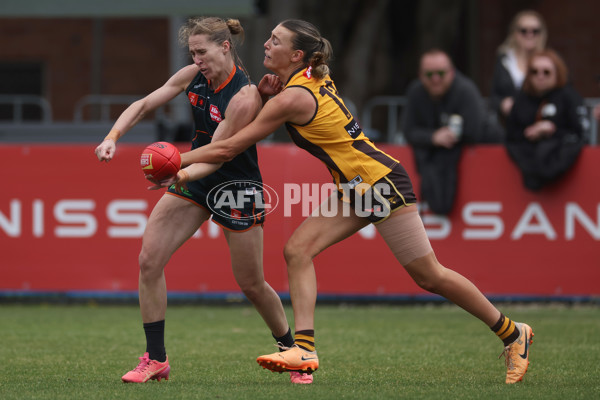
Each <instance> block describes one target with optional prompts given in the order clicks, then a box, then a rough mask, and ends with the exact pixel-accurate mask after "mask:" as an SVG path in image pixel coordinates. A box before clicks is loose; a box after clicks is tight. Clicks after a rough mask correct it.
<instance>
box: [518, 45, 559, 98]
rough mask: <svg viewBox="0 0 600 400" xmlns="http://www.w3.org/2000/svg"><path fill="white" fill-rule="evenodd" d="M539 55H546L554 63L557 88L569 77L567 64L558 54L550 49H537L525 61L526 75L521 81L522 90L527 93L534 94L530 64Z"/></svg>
mask: <svg viewBox="0 0 600 400" xmlns="http://www.w3.org/2000/svg"><path fill="white" fill-rule="evenodd" d="M539 57H546V58H549V59H550V61H552V64H554V68H556V86H555V87H557V88H560V87H563V86H565V85H566V84H567V81H568V79H569V70H568V69H567V65H566V64H565V62H564V61H563V59H562V58H561V56H560V55H558V53H557V52H556V51H554V50H552V49H546V50H538V51H536V52H534V53H533V54H532V55H531V57H529V60H528V61H527V75H526V76H525V80H524V81H523V91H524V92H525V93H527V94H534V93H535V89H534V88H533V85H532V83H531V66H532V64H533V60H534V59H536V58H539Z"/></svg>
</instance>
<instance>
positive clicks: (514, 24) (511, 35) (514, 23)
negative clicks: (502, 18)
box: [498, 10, 548, 54]
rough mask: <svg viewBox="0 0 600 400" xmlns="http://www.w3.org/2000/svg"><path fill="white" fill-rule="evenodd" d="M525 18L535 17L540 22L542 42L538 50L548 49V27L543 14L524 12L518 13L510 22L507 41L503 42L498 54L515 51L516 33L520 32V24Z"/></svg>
mask: <svg viewBox="0 0 600 400" xmlns="http://www.w3.org/2000/svg"><path fill="white" fill-rule="evenodd" d="M523 17H534V18H536V19H537V20H538V21H539V23H540V28H541V32H540V41H539V43H538V46H537V49H536V50H542V49H544V48H546V42H547V40H548V28H547V26H546V21H545V20H544V17H542V14H540V13H539V12H537V11H534V10H523V11H521V12H519V13H517V15H515V16H514V17H513V19H512V20H511V21H510V25H508V34H507V35H506V39H504V42H502V44H501V45H500V46H499V47H498V53H500V54H505V53H506V52H507V51H508V50H511V49H514V48H515V47H516V39H515V33H516V32H517V30H519V22H520V21H521V18H523Z"/></svg>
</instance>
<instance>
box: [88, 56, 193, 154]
mask: <svg viewBox="0 0 600 400" xmlns="http://www.w3.org/2000/svg"><path fill="white" fill-rule="evenodd" d="M197 73H198V67H197V66H196V65H188V66H187V67H183V68H182V69H180V70H179V71H178V72H176V73H175V74H174V75H173V76H172V77H171V78H170V79H169V80H168V81H167V82H166V83H165V84H164V85H163V86H161V87H159V88H158V89H156V90H155V91H153V92H152V93H150V94H149V95H147V96H146V97H144V98H143V99H140V100H137V101H135V102H133V103H132V104H131V105H130V106H129V107H127V109H125V111H123V113H122V114H121V115H120V116H119V118H118V119H117V121H116V122H115V124H114V125H113V127H112V129H111V130H110V133H109V134H108V136H106V138H105V139H104V140H103V141H102V143H100V145H99V146H98V147H96V151H95V152H96V156H97V157H98V160H100V161H106V162H108V161H110V160H111V159H112V158H113V156H114V154H115V150H116V144H115V143H116V141H117V140H118V139H119V138H120V137H121V136H123V135H124V134H125V133H126V132H127V131H128V130H130V129H131V128H133V127H134V126H135V125H136V124H137V123H138V122H140V121H141V120H142V119H144V117H145V116H146V115H147V114H148V113H149V112H151V111H153V110H155V109H157V108H158V107H160V106H162V105H164V104H166V103H168V102H169V101H170V100H171V99H173V98H175V96H177V95H178V94H179V93H181V92H183V91H184V90H185V88H186V87H187V85H188V84H189V83H190V82H191V81H192V79H193V78H194V76H195V75H196V74H197Z"/></svg>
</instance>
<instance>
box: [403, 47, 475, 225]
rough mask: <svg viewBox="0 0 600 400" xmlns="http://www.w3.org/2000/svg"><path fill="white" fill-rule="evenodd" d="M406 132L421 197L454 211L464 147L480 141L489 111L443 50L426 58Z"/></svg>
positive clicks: (412, 92) (411, 92) (411, 95)
mask: <svg viewBox="0 0 600 400" xmlns="http://www.w3.org/2000/svg"><path fill="white" fill-rule="evenodd" d="M406 96H407V104H406V107H405V109H404V112H403V115H402V131H403V133H404V135H405V137H406V140H407V142H408V143H409V144H410V145H411V147H412V148H413V151H414V155H415V161H416V164H417V171H418V172H419V174H420V176H421V197H422V199H421V200H422V201H424V202H427V204H428V206H429V209H430V210H431V211H433V212H434V213H436V214H448V213H450V211H451V210H452V206H453V204H454V198H455V193H456V185H457V166H458V161H459V160H460V156H461V150H462V145H463V144H464V143H468V142H471V143H475V142H478V141H480V138H481V137H482V135H483V130H484V126H485V118H486V110H485V107H484V102H483V99H482V97H481V95H480V94H479V91H478V89H477V87H476V86H475V84H474V83H473V82H472V81H471V80H470V79H468V78H467V77H465V76H464V75H463V74H461V73H460V72H459V71H457V70H456V69H455V68H454V65H453V64H452V60H451V59H450V57H449V56H448V54H446V53H445V52H443V51H442V50H439V49H432V50H429V51H427V52H425V53H424V54H423V55H422V56H421V62H420V67H419V79H417V80H415V81H414V82H412V83H411V84H410V86H409V88H408V91H407V95H406Z"/></svg>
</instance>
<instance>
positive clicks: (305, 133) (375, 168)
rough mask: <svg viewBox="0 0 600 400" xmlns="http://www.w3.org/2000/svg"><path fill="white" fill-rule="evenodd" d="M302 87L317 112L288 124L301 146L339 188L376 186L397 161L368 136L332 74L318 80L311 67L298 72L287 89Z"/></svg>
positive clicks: (293, 136) (295, 140)
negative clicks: (316, 159)
mask: <svg viewBox="0 0 600 400" xmlns="http://www.w3.org/2000/svg"><path fill="white" fill-rule="evenodd" d="M291 87H300V88H302V89H305V90H307V91H308V92H310V94H311V95H312V96H313V98H314V99H315V104H316V107H315V114H314V115H313V117H312V118H311V120H310V121H308V122H307V123H306V124H304V125H296V124H292V123H289V122H288V123H286V127H287V130H288V132H289V134H290V136H291V138H292V140H293V141H294V143H296V145H297V146H298V147H301V148H303V149H304V150H306V151H308V152H309V153H310V154H312V155H313V156H315V157H317V158H318V159H319V160H321V161H322V162H323V163H325V165H326V166H327V168H328V169H329V171H330V172H331V175H332V176H333V179H334V182H335V184H336V186H337V187H338V188H340V187H341V186H340V185H344V184H347V185H348V186H349V187H350V188H354V187H355V186H357V185H358V184H361V183H365V184H367V185H370V186H373V185H374V184H375V183H376V182H377V181H378V180H380V179H381V178H383V177H384V176H386V175H387V174H388V173H390V171H392V169H393V168H394V167H395V166H396V165H397V164H398V161H397V160H395V159H394V158H392V157H390V156H389V155H387V154H386V153H384V152H382V151H381V150H379V149H378V148H377V147H375V145H374V144H373V142H371V140H370V139H369V138H368V137H366V136H365V134H364V133H363V131H362V129H361V127H360V125H359V124H358V122H357V121H356V120H355V119H354V117H353V116H352V114H351V113H350V112H349V111H348V109H347V108H346V106H345V105H344V102H343V101H342V99H341V97H340V95H339V93H338V92H337V89H336V87H335V85H334V83H333V80H332V79H331V78H330V77H329V75H327V76H325V77H324V78H323V79H317V78H315V77H314V76H312V75H311V68H310V67H308V68H304V69H301V70H298V71H296V72H295V73H294V74H293V75H292V76H291V77H290V79H289V80H288V82H287V84H286V85H285V89H287V88H291Z"/></svg>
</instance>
